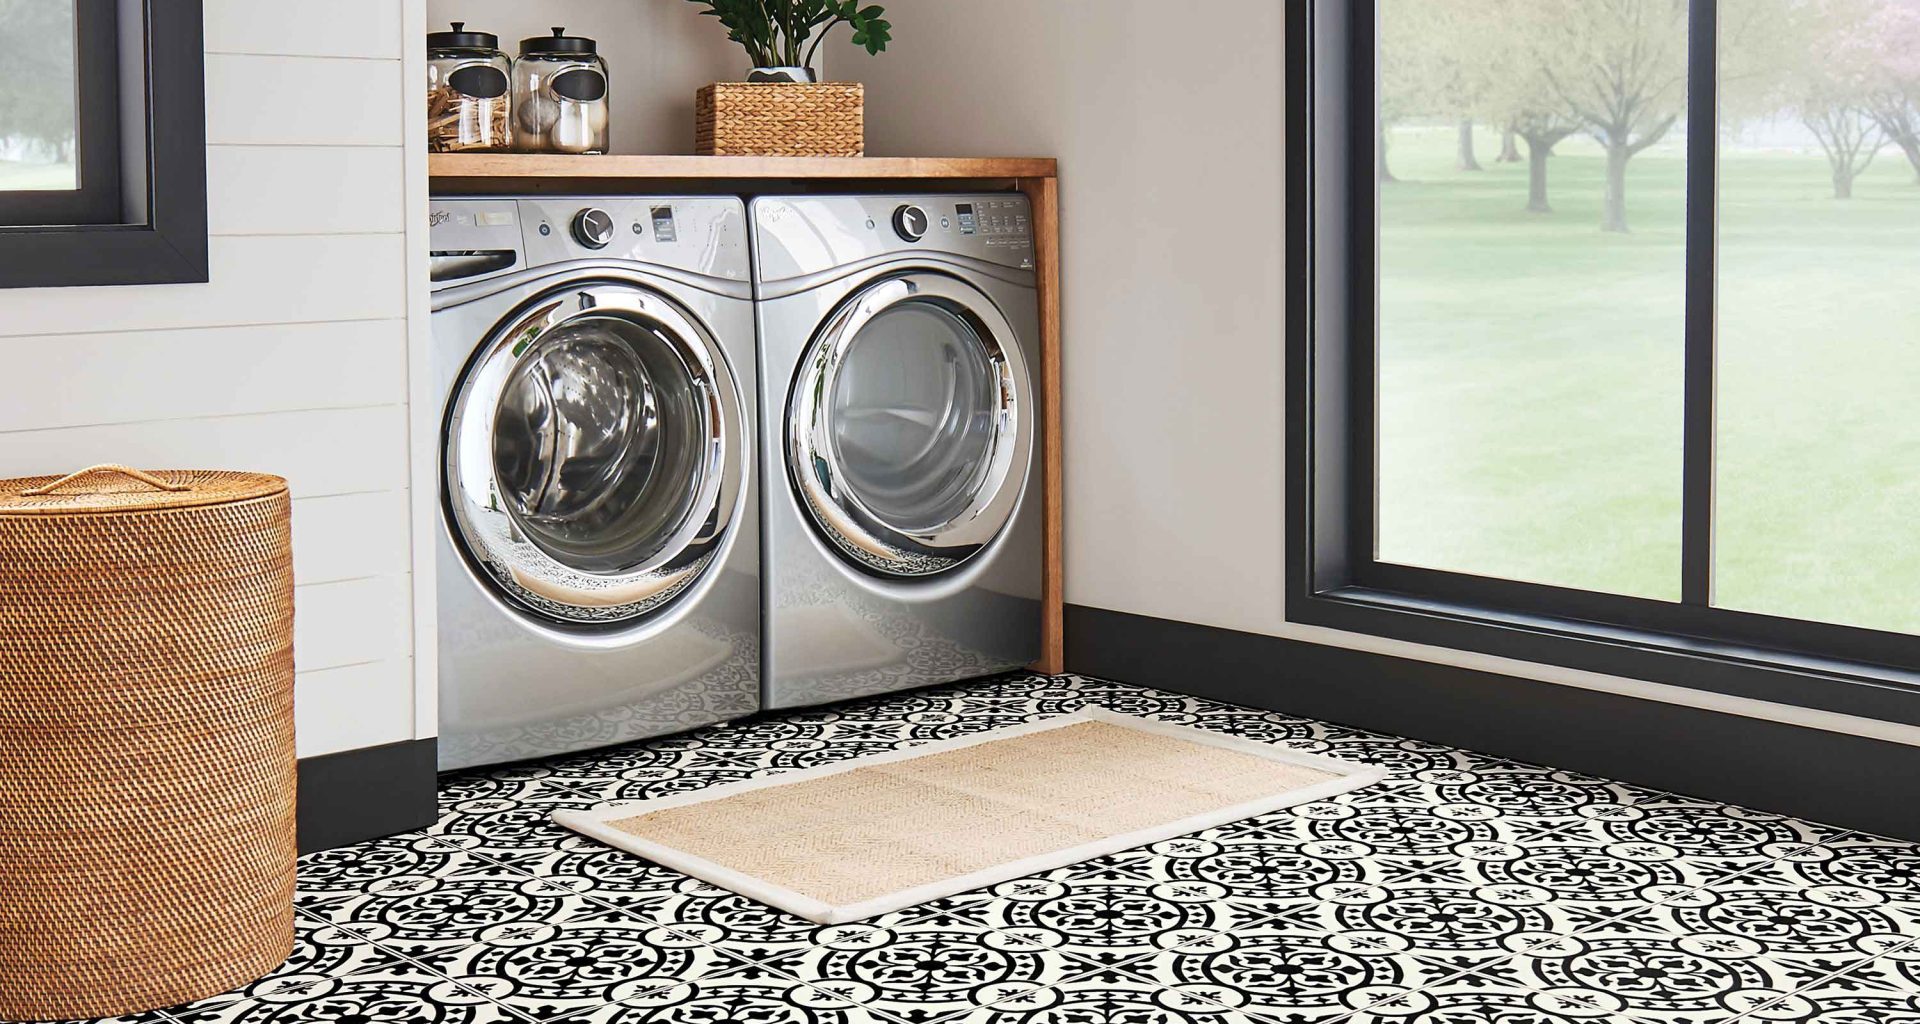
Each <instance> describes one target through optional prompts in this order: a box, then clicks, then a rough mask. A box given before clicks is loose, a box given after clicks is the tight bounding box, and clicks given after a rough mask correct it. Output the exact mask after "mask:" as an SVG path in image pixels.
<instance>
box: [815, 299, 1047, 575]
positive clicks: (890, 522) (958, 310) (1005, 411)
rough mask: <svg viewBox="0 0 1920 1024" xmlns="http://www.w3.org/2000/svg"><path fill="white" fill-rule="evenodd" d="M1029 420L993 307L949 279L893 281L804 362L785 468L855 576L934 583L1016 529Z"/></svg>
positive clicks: (851, 311) (1019, 372) (1023, 379)
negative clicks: (1010, 526) (859, 572)
mask: <svg viewBox="0 0 1920 1024" xmlns="http://www.w3.org/2000/svg"><path fill="white" fill-rule="evenodd" d="M1034 413H1035V410H1034V406H1033V402H1032V398H1031V391H1030V388H1029V385H1028V378H1027V367H1026V362H1025V360H1024V359H1023V358H1022V357H1021V352H1020V346H1019V344H1018V343H1017V341H1016V339H1015V337H1014V333H1013V327H1012V325H1010V324H1009V323H1007V320H1006V318H1005V317H1004V316H1002V315H1001V313H1000V311H999V310H998V309H996V308H995V307H994V305H993V303H992V301H990V300H989V299H988V298H987V296H986V295H985V294H983V293H982V292H980V291H979V290H978V289H977V288H974V287H973V286H971V285H969V284H967V283H966V282H964V281H961V280H960V279H958V278H955V277H951V276H949V275H947V274H943V273H938V272H933V271H911V272H907V273H902V274H895V275H891V276H888V277H884V278H881V279H879V280H878V281H875V282H873V283H871V284H869V285H867V286H866V287H864V288H862V289H861V290H860V291H859V292H857V293H855V294H854V295H853V297H852V298H850V299H848V300H847V301H846V302H845V303H843V304H842V305H841V306H840V308H839V309H838V310H836V311H835V312H834V314H833V316H831V317H829V318H828V320H827V322H826V324H825V325H824V326H823V327H822V328H821V330H820V333H819V334H818V335H817V336H816V337H815V339H814V341H813V344H812V345H811V346H810V347H809V348H808V349H807V352H806V354H805V355H803V356H802V357H801V361H800V370H799V375H798V377H797V379H796V380H795V382H794V390H793V399H792V406H791V408H790V410H789V415H788V418H787V459H788V463H789V466H788V468H789V471H790V474H791V476H792V478H793V483H794V487H795V489H796V490H797V491H798V492H799V494H800V498H801V503H802V504H803V505H804V506H805V507H806V509H807V511H808V512H809V514H810V515H811V516H812V518H813V521H814V523H815V525H816V526H817V527H818V528H819V530H820V532H821V534H822V535H823V536H824V537H826V539H827V540H828V541H829V542H830V543H831V544H832V545H833V546H834V547H835V548H836V549H837V550H839V551H840V552H841V553H842V554H844V555H846V556H847V557H848V558H850V559H852V560H853V562H854V563H855V564H856V565H858V566H860V567H862V568H865V569H867V570H869V571H872V572H875V573H878V574H881V575H886V576H897V577H919V576H929V575H933V574H935V573H940V572H945V571H947V570H949V569H952V568H954V567H956V566H958V565H959V564H960V563H962V562H964V561H966V560H967V559H968V558H970V557H972V556H973V555H974V554H976V553H978V552H979V551H980V550H981V549H982V548H984V547H985V546H986V545H987V544H989V543H990V542H992V540H993V539H994V538H995V537H996V536H998V535H999V533H1000V531H1001V530H1002V529H1003V528H1004V527H1005V526H1006V525H1007V522H1008V520H1010V519H1012V517H1013V512H1014V508H1015V507H1016V506H1017V505H1018V504H1019V500H1020V491H1021V488H1022V487H1024V486H1025V485H1026V477H1027V466H1028V462H1029V459H1030V456H1031V454H1032V450H1033V423H1034V422H1035V415H1034Z"/></svg>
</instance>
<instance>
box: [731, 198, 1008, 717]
mask: <svg viewBox="0 0 1920 1024" xmlns="http://www.w3.org/2000/svg"><path fill="white" fill-rule="evenodd" d="M749 216H750V219H751V220H752V223H753V232H754V288H755V293H756V298H757V303H756V309H757V311H758V317H759V326H760V356H761V369H762V373H761V378H760V379H761V409H762V410H763V415H764V417H765V420H766V427H767V428H766V430H764V431H763V432H762V435H761V440H762V449H761V456H762V458H761V461H762V465H763V466H764V467H765V468H764V473H763V479H762V486H763V488H764V491H763V493H764V495H765V502H764V508H765V534H764V536H765V546H764V549H763V550H764V554H765V562H764V569H763V571H764V573H765V576H766V608H765V637H766V640H765V643H766V654H765V660H764V665H763V673H764V678H765V695H764V698H763V703H764V704H765V705H766V706H767V707H770V708H781V707H792V706H796V705H805V704H814V703H820V702H824V701H830V700H839V699H843V698H848V697H856V696H862V695H866V694H872V693H879V692H883V691H888V690H897V689H903V688H907V687H913V686H922V685H927V684H932V683H943V682H951V681H954V680H958V679H965V678H969V677H973V676H980V675H987V674H991V673H994V672H1000V671H1005V670H1008V669H1013V668H1017V667H1019V666H1022V665H1025V664H1027V663H1029V662H1031V661H1033V660H1034V659H1035V658H1037V657H1038V656H1039V653H1040V603H1039V602H1040V587H1041V575H1042V567H1041V548H1040V544H1041V502H1040V493H1039V473H1038V472H1037V470H1036V462H1035V459H1036V455H1035V439H1036V438H1037V436H1038V429H1039V423H1040V419H1039V409H1038V408H1037V397H1036V396H1037V390H1036V388H1035V387H1034V376H1035V374H1036V373H1037V367H1036V366H1035V365H1034V364H1035V363H1036V362H1037V354H1038V351H1039V313H1038V307H1037V301H1036V293H1035V277H1034V256H1033V240H1032V219H1031V215H1030V213H1029V210H1028V206H1027V201H1026V199H1025V198H1024V197H1022V196H1019V195H1013V194H992V195H973V196H965V195H944V196H796V197H766V198H760V199H756V200H754V201H753V203H752V205H751V207H750V214H749Z"/></svg>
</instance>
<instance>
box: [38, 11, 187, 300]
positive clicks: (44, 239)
mask: <svg viewBox="0 0 1920 1024" xmlns="http://www.w3.org/2000/svg"><path fill="white" fill-rule="evenodd" d="M115 7H116V4H115V0H80V2H79V8H78V11H77V13H78V18H77V21H76V28H77V31H78V32H79V34H80V35H81V37H82V39H83V40H84V39H86V38H88V31H89V29H88V27H89V26H93V29H92V30H93V32H94V33H96V35H95V36H94V37H93V38H96V39H97V32H98V31H99V27H98V26H99V25H100V24H101V19H102V18H106V19H107V20H108V22H109V23H111V24H114V25H115V27H116V28H124V27H125V26H119V25H118V24H117V18H115V17H114V14H115ZM138 12H139V17H140V18H141V19H142V21H143V23H144V24H143V25H142V26H141V28H142V30H143V31H142V32H141V33H140V36H139V38H141V39H143V40H144V43H145V54H144V59H143V60H142V61H141V62H140V64H139V67H140V68H141V69H142V74H141V76H140V80H139V81H126V80H124V78H122V76H121V75H120V74H119V71H118V68H115V67H108V68H106V69H104V71H103V69H100V68H99V67H98V65H97V62H96V63H94V64H93V65H92V66H86V67H83V69H82V71H81V75H82V90H83V95H84V96H87V97H88V99H83V101H82V103H81V116H82V126H81V127H82V136H81V140H80V146H81V151H82V165H83V167H84V166H88V165H93V166H95V167H98V165H99V164H100V163H101V162H102V160H103V159H104V158H103V157H101V156H98V155H93V154H95V153H97V152H98V150H96V149H91V148H90V147H101V146H104V145H105V143H104V142H103V141H101V139H99V138H96V137H95V136H97V135H99V131H98V129H99V128H100V126H101V125H102V124H104V123H105V122H104V118H105V117H107V116H108V115H107V114H104V113H102V112H101V111H100V107H101V106H102V104H101V103H100V102H98V98H99V97H100V95H101V90H102V89H103V88H105V82H106V81H107V79H105V78H101V77H100V76H101V75H102V74H104V73H107V72H110V73H111V74H112V78H111V81H112V82H113V86H112V89H111V92H110V95H111V97H112V99H111V102H109V103H105V104H104V105H105V106H108V107H112V108H113V113H112V115H111V116H112V117H113V126H112V127H113V131H112V134H110V135H107V136H105V138H106V139H107V140H110V141H112V142H113V143H114V149H115V150H116V152H115V153H114V155H113V159H112V160H111V161H110V163H111V164H112V166H113V167H114V169H115V174H116V180H115V181H114V182H113V186H112V188H111V190H110V191H108V190H104V189H95V188H94V186H95V185H96V183H97V182H96V180H95V179H94V178H93V177H92V176H91V175H89V176H88V177H87V178H86V179H85V180H83V182H82V188H81V189H80V192H81V193H82V195H84V196H86V198H85V199H76V200H75V201H76V202H82V203H92V204H94V206H93V207H91V208H88V209H76V210H56V209H54V208H51V207H50V208H49V211H48V212H49V216H47V217H45V218H36V219H47V220H52V219H62V220H71V221H74V222H73V223H66V224H43V225H18V226H0V287H9V288H38V287H64V286H74V285H122V284H175V283H186V282H204V281H206V280H207V277H208V267H207V155H206V146H207V122H206V86H205V84H204V74H205V57H204V55H203V53H202V48H203V46H204V42H203V39H204V31H203V25H204V22H203V15H202V9H201V2H200V0H145V2H143V3H141V4H140V5H139V6H138ZM118 34H119V35H120V37H121V38H126V37H127V36H129V35H131V33H126V32H120V33H118ZM97 52H98V51H97V50H94V51H89V53H97ZM118 56H124V55H118ZM120 63H121V64H122V65H125V64H126V63H128V62H126V61H124V60H122V61H120ZM89 82H92V83H93V84H92V86H91V92H90V93H89V92H87V90H88V89H89V86H88V84H87V83H89ZM135 88H138V89H140V91H141V96H140V97H139V99H141V100H142V102H140V103H138V104H133V103H127V104H125V106H124V107H123V106H122V98H123V97H126V96H128V95H129V93H130V92H131V90H133V89H135ZM122 109H138V110H142V111H143V112H144V116H145V124H144V125H143V126H142V130H141V137H142V139H143V140H144V146H145V161H144V171H145V181H144V183H143V184H144V187H143V188H142V189H141V191H142V193H143V194H142V196H141V197H139V198H140V199H141V200H143V201H138V202H128V201H127V199H128V197H127V195H126V193H127V190H128V189H127V187H126V186H125V185H124V184H123V183H122V182H121V181H119V180H118V179H117V175H118V170H119V168H120V167H122V166H123V161H122V160H121V158H120V154H119V153H118V141H119V139H121V138H123V137H125V136H124V133H123V130H122V129H123V126H122V125H121V124H120V123H119V111H120V110H122ZM90 156H91V159H90V158H89V157H90ZM83 173H84V172H83ZM109 199H110V200H111V202H112V207H111V208H108V207H106V206H104V205H101V204H104V203H106V202H108V201H109ZM28 201H31V200H28ZM59 213H66V214H70V216H59V217H57V218H56V216H54V214H59ZM129 214H136V215H135V216H130V215H129ZM10 219H18V218H17V217H16V218H10Z"/></svg>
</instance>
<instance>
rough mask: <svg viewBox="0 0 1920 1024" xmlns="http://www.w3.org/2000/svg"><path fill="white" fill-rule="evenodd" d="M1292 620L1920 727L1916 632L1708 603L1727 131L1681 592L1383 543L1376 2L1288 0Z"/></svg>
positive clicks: (1706, 138)
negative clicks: (1649, 594) (1441, 560)
mask: <svg viewBox="0 0 1920 1024" xmlns="http://www.w3.org/2000/svg"><path fill="white" fill-rule="evenodd" d="M1286 31H1287V35H1286V39H1287V48H1288V52H1287V71H1286V88H1287V100H1286V109H1287V116H1288V128H1287V141H1286V147H1287V172H1288V173H1287V225H1288V227H1287V239H1286V243H1287V266H1288V279H1287V281H1286V293H1287V308H1288V314H1287V318H1288V323H1287V338H1286V350H1287V365H1288V368H1289V372H1288V377H1287V393H1286V405H1287V412H1286V430H1287V437H1286V452H1287V511H1288V519H1287V538H1286V545H1287V581H1286V601H1287V617H1288V619H1289V620H1290V621H1293V622H1298V623H1302V624H1306V625H1315V626H1324V627H1328V628H1333V629H1339V630H1344V631H1349V632H1355V633H1364V634H1369V635H1374V636H1382V637H1389V638H1393V639H1398V640H1406V641H1411V642H1415V643H1421V644H1429V645H1433V646H1437V647H1445V648H1450V649H1454V650H1462V651H1471V652H1475V653H1480V654H1489V655H1494V656H1498V657H1503V658H1511V659H1514V660H1517V661H1524V662H1530V663H1536V664H1543V665H1552V666H1560V667H1563V668H1570V669H1576V670H1582V671H1591V672H1596V673H1604V674H1606V675H1611V676H1619V677H1625V678H1631V679H1640V680H1647V681H1652V682H1658V683H1665V684H1669V685H1676V686H1683V687H1688V688H1692V689H1697V690H1705V691H1711V692H1717V693H1724V694H1730V695H1736V696H1741V697H1747V698H1752V699H1756V700H1764V701H1769V702H1773V703H1779V704H1786V705H1792V706H1796V707H1803V708H1810V709H1816V710H1822V711H1831V712H1837V713H1841V714H1849V715H1857V716H1861V717H1865V718H1873V719H1879V720H1883V721H1892V722H1901V723H1905V724H1916V725H1920V637H1915V636H1910V635H1906V634H1900V633H1892V632H1885V631H1879V630H1872V629H1864V628H1859V627H1852V626H1841V625H1834V624H1830V623H1820V622H1811V621H1805V620H1799V619H1791V618H1784V617H1779V616H1771V615H1761V614H1755V613H1750V612H1741V611H1735V610H1732V609H1727V608H1721V607H1716V606H1714V605H1713V604H1712V587H1711V582H1712V573H1711V567H1712V550H1713V535H1712V509H1713V471H1712V467H1713V447H1712V445H1713V423H1714V406H1713V402H1714V373H1715V365H1714V346H1715V344H1716V339H1715V335H1714V332H1715V308H1714V302H1715V296H1714V281H1715V253H1716V246H1717V239H1716V237H1715V215H1714V205H1715V204H1714V202H1713V198H1714V196H1715V193H1716V191H1717V181H1716V177H1715V173H1714V171H1715V166H1716V161H1717V144H1718V139H1717V133H1715V132H1711V131H1704V132H1691V133H1689V135H1688V146H1689V152H1688V159H1689V164H1688V167H1689V169H1688V188H1689V196H1690V198H1689V202H1688V224H1687V230H1688V239H1687V250H1688V251H1687V264H1686V270H1685V273H1686V276H1687V282H1688V288H1687V295H1688V298H1687V312H1686V318H1687V341H1686V345H1687V348H1686V354H1685V360H1684V363H1685V373H1686V381H1685V386H1684V394H1685V415H1684V422H1683V432H1684V435H1685V436H1684V442H1683V443H1684V444H1685V452H1686V454H1685V459H1684V464H1683V509H1682V524H1681V529H1682V579H1681V599H1680V600H1679V601H1660V600H1653V599H1648V598H1637V597H1626V596H1621V595H1615V594H1600V593H1593V592H1588V591H1580V590H1573V589H1568V588H1562V587H1553V586H1545V585H1541V584H1534V583H1522V582H1517V581H1513V580H1505V579H1498V578H1493V577H1487V576H1478V575H1473V574H1469V573H1462V572H1451V571H1441V570H1433V569H1424V568H1419V567H1415V566H1408V565H1398V564H1392V563H1386V562H1381V561H1380V560H1379V559H1378V558H1377V557H1376V555H1375V550H1374V537H1375V525H1376V524H1375V514H1376V509H1375V500H1376V496H1375V472H1376V465H1375V460H1376V448H1375V437H1374V423H1375V412H1376V410H1375V402H1376V391H1375V384H1374V374H1375V366H1374V359H1375V354H1376V353H1375V344H1374V341H1375V329H1376V322H1375V309H1376V306H1375V303H1376V297H1375V288H1376V280H1377V278H1376V273H1377V253H1376V251H1375V250H1376V238H1377V227H1378V224H1377V208H1376V195H1375V188H1376V187H1377V186H1376V184H1375V180H1374V175H1375V169H1374V159H1375V153H1374V146H1375V140H1376V121H1375V111H1374V95H1373V89H1374V66H1375V65H1374V62H1375V59H1376V56H1375V38H1376V34H1375V25H1374V7H1373V5H1372V4H1369V3H1350V2H1347V0H1306V2H1302V3H1297V4H1289V5H1288V13H1287V26H1286ZM1716 36H1717V4H1716V0H1689V43H1688V46H1689V72H1688V105H1689V110H1688V116H1689V119H1690V120H1692V121H1693V122H1694V123H1696V124H1702V123H1704V124H1711V123H1714V121H1715V113H1714V112H1715V109H1716V103H1717V97H1716V91H1717V67H1716V63H1717V54H1716V46H1717V38H1716Z"/></svg>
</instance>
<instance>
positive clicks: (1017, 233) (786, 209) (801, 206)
mask: <svg viewBox="0 0 1920 1024" xmlns="http://www.w3.org/2000/svg"><path fill="white" fill-rule="evenodd" d="M753 210H754V212H753V218H754V222H755V230H756V231H758V232H759V233H760V236H761V238H762V240H763V244H762V246H761V248H760V257H759V258H760V272H761V275H762V278H761V279H762V280H764V281H787V280H791V279H794V278H798V277H804V276H806V275H809V274H817V273H821V272H823V271H827V270H831V269H834V268H836V267H844V266H847V265H849V264H852V263H857V262H859V261H861V260H865V259H871V258H873V257H875V256H883V255H892V254H905V253H924V254H927V255H930V256H931V255H934V254H945V255H949V256H958V257H966V258H969V259H975V260H980V261H982V262H986V263H993V264H998V265H999V266H1003V267H1008V268H1011V269H1014V270H1026V271H1030V270H1033V269H1034V251H1033V233H1034V229H1033V207H1032V205H1031V204H1030V203H1029V202H1028V200H1027V197H1026V196H1024V195H1022V194H1020V193H1018V192H986V193H976V194H973V195H953V194H950V195H937V194H936V195H867V196H833V195H808V196H764V197H761V198H758V199H755V200H754V201H753ZM773 242H777V243H778V244H777V245H776V244H765V243H773Z"/></svg>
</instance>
